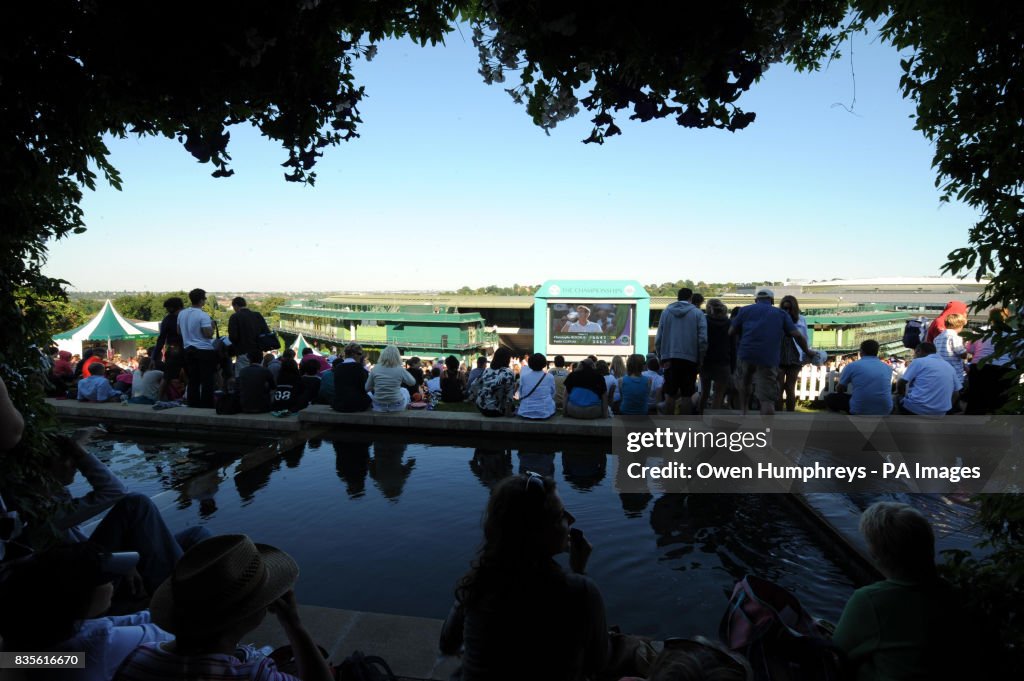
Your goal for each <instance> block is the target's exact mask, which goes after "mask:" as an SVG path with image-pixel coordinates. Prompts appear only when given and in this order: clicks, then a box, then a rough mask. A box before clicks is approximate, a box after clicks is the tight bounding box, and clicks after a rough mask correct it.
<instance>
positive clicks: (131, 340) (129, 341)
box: [53, 299, 158, 356]
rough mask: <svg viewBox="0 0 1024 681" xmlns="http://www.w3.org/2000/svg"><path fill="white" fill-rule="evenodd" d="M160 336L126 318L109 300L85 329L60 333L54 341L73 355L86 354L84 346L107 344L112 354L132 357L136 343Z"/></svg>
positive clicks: (83, 326)
mask: <svg viewBox="0 0 1024 681" xmlns="http://www.w3.org/2000/svg"><path fill="white" fill-rule="evenodd" d="M156 335H158V333H157V332H156V331H153V330H150V329H145V328H142V327H141V326H138V325H136V324H133V323H132V322H130V321H128V320H127V319H125V318H124V317H122V316H121V313H120V312H118V311H117V309H116V308H115V307H114V304H113V303H111V302H110V300H109V299H107V300H106V301H105V302H104V303H103V307H102V308H101V309H100V311H99V312H97V313H96V316H94V317H93V318H92V319H90V320H89V321H87V322H86V323H85V324H83V325H82V326H79V327H77V328H74V329H71V330H70V331H65V332H63V333H58V334H57V335H55V336H54V337H53V341H54V343H55V344H56V345H57V347H58V348H60V349H61V350H67V351H68V352H70V353H71V354H73V355H80V354H82V344H83V343H86V342H93V343H95V342H97V341H106V343H107V350H108V351H116V352H118V353H120V354H121V355H125V356H128V355H131V354H134V352H135V341H137V340H142V339H144V338H152V337H153V336H156Z"/></svg>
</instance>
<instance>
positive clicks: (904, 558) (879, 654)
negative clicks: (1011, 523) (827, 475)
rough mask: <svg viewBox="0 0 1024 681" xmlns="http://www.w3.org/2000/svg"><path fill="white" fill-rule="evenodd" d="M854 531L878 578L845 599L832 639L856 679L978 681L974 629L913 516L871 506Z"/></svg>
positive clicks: (899, 508) (898, 507)
mask: <svg viewBox="0 0 1024 681" xmlns="http://www.w3.org/2000/svg"><path fill="white" fill-rule="evenodd" d="M860 531H861V534H863V535H864V539H865V540H866V541H867V545H868V550H869V551H870V553H871V556H872V558H874V560H875V562H876V563H877V564H878V568H879V570H881V572H882V575H883V576H884V577H885V580H884V581H881V582H876V583H874V584H871V585H869V586H865V587H863V588H861V589H857V591H855V592H854V593H853V596H851V597H850V600H849V601H847V603H846V607H845V608H844V609H843V614H842V616H841V617H840V618H839V623H838V624H837V625H836V630H835V633H834V634H833V636H832V641H833V643H835V644H836V645H837V646H839V648H841V649H842V650H843V651H845V652H846V655H847V658H848V660H849V662H850V664H851V665H852V666H853V671H854V672H855V673H854V675H853V677H852V678H855V679H857V681H867V680H868V679H967V678H975V677H978V678H981V677H980V676H978V675H977V674H976V672H978V671H979V670H978V669H973V671H974V672H975V673H971V671H972V670H971V669H965V668H964V666H965V665H966V666H970V665H973V664H975V663H976V660H975V659H974V655H973V654H968V652H967V651H971V653H974V652H977V651H978V650H979V648H980V646H979V645H977V643H976V642H975V641H974V636H973V635H972V631H974V630H976V628H975V627H972V626H971V625H970V623H969V622H968V621H967V618H966V617H965V616H964V614H963V612H962V610H961V608H960V607H958V603H957V598H956V595H955V593H954V592H953V590H952V587H950V586H949V584H947V583H946V582H944V581H943V580H941V579H940V578H939V577H938V575H937V574H936V571H935V536H934V535H933V534H932V528H931V525H929V524H928V520H927V519H925V517H924V516H923V515H921V513H920V511H918V510H917V509H915V508H913V507H911V506H908V505H907V504H899V503H895V502H890V501H880V502H878V503H875V504H872V505H871V506H869V507H868V509H867V510H866V511H864V513H863V514H862V515H861V517H860Z"/></svg>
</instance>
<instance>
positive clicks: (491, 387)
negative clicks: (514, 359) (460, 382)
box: [476, 367, 516, 414]
mask: <svg viewBox="0 0 1024 681" xmlns="http://www.w3.org/2000/svg"><path fill="white" fill-rule="evenodd" d="M477 382H478V383H480V387H479V392H478V393H477V396H476V406H477V408H478V409H480V411H483V412H498V413H500V414H505V413H507V408H508V404H509V401H510V400H511V399H512V394H513V393H514V392H515V389H516V377H515V375H514V374H513V373H512V370H511V369H509V368H508V367H502V368H501V369H487V370H486V371H485V372H484V375H483V376H481V377H480V378H479V379H477Z"/></svg>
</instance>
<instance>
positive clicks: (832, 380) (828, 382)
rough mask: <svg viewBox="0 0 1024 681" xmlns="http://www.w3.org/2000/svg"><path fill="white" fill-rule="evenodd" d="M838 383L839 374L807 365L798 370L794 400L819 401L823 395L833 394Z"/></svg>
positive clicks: (825, 368) (824, 368)
mask: <svg viewBox="0 0 1024 681" xmlns="http://www.w3.org/2000/svg"><path fill="white" fill-rule="evenodd" d="M838 382H839V372H838V371H836V370H835V369H831V370H830V369H828V368H827V367H816V366H814V365H813V364H808V365H807V366H805V367H804V368H803V369H801V370H800V375H799V376H798V377H797V379H796V398H797V399H798V400H820V399H824V397H825V395H827V394H829V393H831V392H835V389H836V383H838Z"/></svg>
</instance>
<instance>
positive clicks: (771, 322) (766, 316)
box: [732, 302, 796, 367]
mask: <svg viewBox="0 0 1024 681" xmlns="http://www.w3.org/2000/svg"><path fill="white" fill-rule="evenodd" d="M732 328H734V329H736V333H739V334H740V345H739V349H738V350H737V352H736V356H737V358H738V359H739V360H740V361H741V362H749V363H750V364H756V365H757V366H766V367H777V366H779V360H780V358H781V349H782V339H783V338H784V337H785V336H786V335H788V334H789V333H791V332H792V331H794V330H795V329H796V325H795V324H794V323H793V318H792V317H790V316H789V314H788V313H786V312H784V311H783V310H781V309H779V308H777V307H775V306H774V305H771V304H770V303H767V302H764V303H754V304H753V305H747V306H746V307H743V308H741V309H740V311H739V312H738V313H737V314H736V318H735V319H733V320H732Z"/></svg>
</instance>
